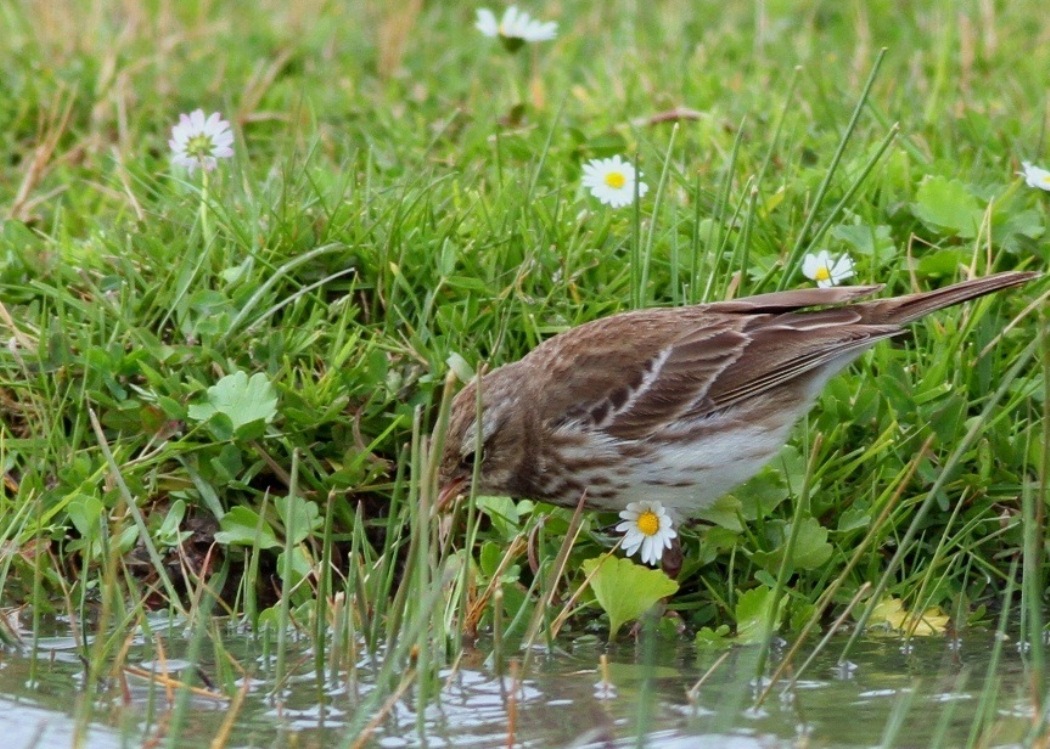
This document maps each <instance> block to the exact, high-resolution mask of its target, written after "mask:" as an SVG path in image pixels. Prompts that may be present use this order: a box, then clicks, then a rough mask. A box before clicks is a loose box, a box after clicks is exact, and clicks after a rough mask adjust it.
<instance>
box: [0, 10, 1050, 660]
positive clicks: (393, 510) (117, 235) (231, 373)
mask: <svg viewBox="0 0 1050 749" xmlns="http://www.w3.org/2000/svg"><path fill="white" fill-rule="evenodd" d="M933 5H934V7H931V8H926V9H922V10H915V11H907V12H903V11H900V10H899V9H898V8H897V6H896V5H895V4H891V3H863V4H862V3H858V4H823V5H819V6H818V7H817V8H816V9H814V10H797V9H795V8H794V5H793V4H781V3H767V4H764V5H761V6H759V8H757V9H756V8H754V7H745V6H743V5H741V6H739V7H736V6H732V5H731V6H728V7H727V6H726V5H725V4H712V5H706V4H697V3H693V2H670V3H664V4H661V5H660V6H659V9H658V12H654V11H652V10H651V9H648V8H646V7H643V6H639V5H637V4H634V3H629V2H609V3H600V4H597V3H596V4H563V5H555V6H550V7H539V6H536V7H531V6H530V7H529V8H528V10H529V11H530V12H533V13H535V14H536V15H538V16H540V17H542V18H544V19H553V20H557V21H558V23H559V34H558V38H557V39H556V40H554V41H550V42H543V43H537V44H535V45H526V46H525V47H524V48H523V49H521V50H519V51H518V52H517V53H516V54H509V53H507V52H506V51H505V50H504V49H503V48H502V47H501V45H500V43H499V42H498V41H497V40H491V39H486V38H484V37H482V36H481V35H480V34H479V33H478V32H476V31H475V30H474V28H473V21H474V8H473V7H472V6H470V5H469V4H467V3H434V4H423V3H414V2H409V3H405V4H403V5H401V6H397V7H395V6H394V5H393V4H389V5H388V4H387V3H382V2H366V3H352V4H349V5H344V4H339V3H330V2H321V1H316V2H303V3H295V4H294V8H291V7H289V6H287V4H284V3H225V4H212V3H204V2H201V3H195V4H194V3H179V4H166V3H158V4H149V3H134V2H129V3H124V4H123V5H121V6H120V7H119V8H118V7H111V4H108V3H102V2H98V3H89V4H83V3H76V2H68V3H32V2H22V3H16V4H13V5H9V6H6V8H5V10H3V11H2V13H3V14H4V22H5V25H6V27H7V28H8V29H9V31H8V33H6V34H5V38H4V40H3V41H2V42H0V45H2V50H3V51H2V55H3V57H4V59H5V60H6V63H5V64H6V69H7V72H6V74H5V76H4V79H3V81H2V82H0V92H2V97H0V100H2V101H3V105H2V106H0V157H2V158H0V207H2V210H3V215H4V216H5V218H4V220H3V224H2V231H0V302H2V307H0V329H2V330H3V336H4V339H5V343H6V345H5V346H4V347H3V348H2V349H0V378H2V379H0V409H2V415H3V420H2V422H0V430H2V431H0V465H2V468H3V471H4V489H3V492H2V494H0V538H2V540H3V549H4V551H3V555H2V557H0V585H2V590H3V596H4V602H5V604H6V605H14V604H19V603H24V602H31V603H32V606H31V607H30V609H27V611H32V612H33V615H36V616H39V615H42V614H43V613H46V612H47V611H48V610H54V611H59V612H77V613H78V615H79V616H87V615H89V614H90V615H91V616H93V617H97V616H102V617H103V618H106V617H115V618H116V621H125V622H127V621H137V617H139V616H141V614H142V612H143V611H145V610H146V609H148V608H151V607H156V606H168V605H172V606H174V607H176V608H179V609H185V610H187V611H191V612H195V611H201V610H207V611H215V612H216V613H223V612H226V613H233V614H234V615H235V616H236V617H245V618H246V619H247V620H248V621H249V622H250V623H252V624H257V623H258V622H259V621H260V618H261V619H262V620H263V621H264V622H276V623H278V624H286V623H288V622H289V621H290V620H295V621H297V622H299V623H300V625H301V626H303V627H306V628H309V629H311V630H312V631H315V632H317V633H320V632H321V631H322V625H323V624H325V623H327V625H331V626H338V627H341V628H342V629H341V630H340V631H341V632H344V633H346V634H347V635H348V638H347V640H345V642H350V641H353V640H356V639H357V638H358V637H363V638H364V639H365V641H367V642H368V643H371V644H373V645H377V644H379V643H382V642H385V641H387V640H388V638H390V637H391V636H392V635H395V634H398V633H400V634H401V635H402V639H401V642H402V643H404V652H402V651H400V650H399V651H398V652H397V653H396V654H395V655H396V656H397V657H396V658H392V659H391V660H390V663H391V664H392V665H391V669H393V668H395V666H394V665H393V664H395V663H404V662H406V661H407V659H408V649H409V648H410V646H411V645H412V644H416V643H420V642H427V643H430V644H431V645H433V644H434V643H438V645H437V646H436V649H435V650H432V651H430V652H429V653H426V652H425V653H424V655H423V656H419V654H416V655H415V656H413V657H422V658H423V661H422V662H421V663H420V664H419V667H420V668H425V667H427V666H428V663H429V664H430V665H432V661H428V660H427V659H428V658H432V659H436V660H437V661H440V660H442V659H443V658H445V657H446V656H447V655H448V654H449V653H450V652H453V651H455V650H456V648H457V647H458V645H457V643H458V642H459V639H458V638H459V636H460V635H461V634H463V633H467V634H472V633H474V632H476V631H478V630H479V629H480V630H481V631H485V632H488V631H491V629H492V627H493V624H495V625H496V627H495V629H496V632H497V633H498V634H497V640H496V642H497V645H499V643H500V637H503V636H506V637H513V638H517V639H519V640H520V639H521V638H532V639H537V638H539V639H542V638H544V637H546V636H550V635H552V634H553V633H554V632H555V631H556V630H559V629H561V630H562V631H565V629H564V628H566V627H567V628H568V629H569V631H576V632H579V631H581V630H594V629H597V630H598V631H602V630H604V628H605V627H606V626H607V624H608V622H607V620H605V619H603V618H601V610H600V609H599V607H598V606H596V605H594V603H593V599H592V597H591V596H590V594H589V593H586V592H584V593H583V594H582V596H581V597H580V598H574V597H573V594H574V593H575V592H576V591H577V590H578V589H579V588H580V585H581V582H582V581H583V579H584V576H585V575H584V571H583V570H584V562H585V561H586V560H588V559H593V558H595V557H597V556H599V554H601V553H602V552H603V551H604V550H606V549H607V548H609V547H610V546H611V545H612V544H613V543H614V542H615V540H616V539H615V534H612V533H610V532H609V527H610V526H611V524H612V523H613V522H615V520H616V518H615V516H598V515H590V514H584V515H583V516H582V517H578V518H574V517H573V514H572V513H571V512H567V511H564V510H555V509H553V508H548V507H545V506H541V505H534V504H533V503H531V502H527V501H525V502H521V503H517V504H515V503H512V502H510V501H509V500H506V499H501V498H492V499H485V500H482V501H479V502H478V503H476V504H475V505H474V506H473V507H472V508H466V507H464V508H461V510H460V512H459V513H458V514H457V515H456V516H455V517H453V518H452V519H446V520H445V521H444V522H440V521H439V520H438V519H436V518H435V517H433V516H432V509H431V502H432V495H433V490H434V486H433V482H432V480H427V477H428V476H429V478H430V479H432V478H433V477H432V469H431V468H430V466H431V464H432V461H431V444H430V442H429V435H430V434H431V430H432V429H433V427H434V425H435V423H437V420H438V414H439V411H440V404H441V402H442V400H443V396H445V399H446V400H447V394H448V393H449V392H451V391H452V390H453V389H454V388H455V387H456V385H455V384H454V383H453V384H452V385H450V387H449V390H447V391H446V386H445V383H446V379H447V373H448V372H449V371H450V365H449V362H450V361H451V362H453V363H455V367H453V368H454V369H458V371H459V372H460V373H462V372H464V371H468V370H476V369H478V368H480V367H481V366H483V365H485V366H489V367H493V366H497V365H499V364H501V363H504V362H507V361H511V360H513V359H515V358H517V357H519V356H520V355H522V354H523V353H524V352H526V351H527V350H529V349H530V348H531V347H533V346H535V345H536V344H537V343H538V342H540V341H541V340H543V339H544V338H546V337H548V336H550V335H551V334H554V333H556V332H558V331H561V330H564V329H566V328H568V327H570V326H573V325H576V324H579V323H581V322H584V321H587V320H591V319H595V318H597V317H600V316H603V315H606V314H609V313H612V312H615V311H620V310H624V309H629V308H631V307H647V306H655V305H677V304H684V303H688V302H698V301H706V300H716V299H723V298H727V297H730V296H741V295H745V294H751V293H758V292H762V291H771V290H774V289H778V288H796V287H805V286H809V285H812V283H813V282H812V281H811V280H809V279H807V278H805V277H804V276H803V275H802V273H801V271H800V269H801V262H802V259H803V256H804V255H805V254H806V253H808V252H815V251H817V250H821V249H827V250H829V251H831V252H832V253H833V254H835V255H841V254H849V255H850V257H851V258H852V259H853V261H854V263H855V267H856V275H855V277H854V278H852V279H850V280H849V281H848V282H850V283H881V284H885V285H886V290H885V292H884V293H887V294H889V293H904V292H907V291H910V290H919V289H927V288H933V287H936V286H940V285H944V284H947V283H949V282H951V281H953V280H957V279H959V278H962V277H967V276H970V275H982V274H986V273H990V272H992V271H994V270H1006V269H1035V270H1038V269H1041V268H1042V267H1043V266H1044V265H1045V263H1046V260H1047V257H1048V253H1050V244H1048V243H1047V239H1046V222H1047V209H1048V206H1050V193H1047V192H1045V191H1042V190H1040V189H1037V188H1032V187H1029V186H1027V185H1026V184H1025V183H1024V181H1023V180H1022V179H1021V178H1020V177H1018V176H1017V175H1016V172H1017V171H1018V170H1019V169H1020V168H1021V162H1022V161H1031V162H1035V163H1037V164H1042V165H1043V166H1050V154H1047V152H1046V142H1045V141H1046V126H1047V122H1048V120H1047V106H1046V91H1045V71H1046V70H1047V69H1048V65H1050V53H1048V52H1047V49H1048V45H1047V41H1048V40H1047V37H1046V32H1045V31H1044V25H1043V23H1042V20H1041V19H1042V17H1043V9H1042V6H1041V5H1039V4H1038V3H1034V2H1026V3H1011V4H1009V5H1008V6H1007V7H998V6H996V5H995V4H993V3H990V2H971V3H964V4H962V5H957V4H953V3H940V4H933ZM198 107H201V108H203V109H204V110H205V112H212V111H218V112H221V113H222V114H223V115H224V117H226V118H227V119H229V120H230V121H231V122H232V123H233V126H234V131H235V145H234V151H235V156H234V158H233V159H232V160H229V161H225V162H222V163H221V164H220V165H219V167H218V168H217V169H216V170H215V171H213V172H210V173H208V179H207V181H206V182H205V181H202V179H201V173H200V172H197V173H195V174H193V173H187V172H186V171H185V170H180V169H176V168H173V167H172V166H171V163H170V152H169V148H168V143H167V141H168V138H169V137H170V130H171V127H172V126H173V125H174V124H175V123H176V121H177V120H178V115H179V114H180V113H183V112H189V111H190V110H193V109H196V108H198ZM615 154H621V155H624V156H626V157H627V158H629V159H630V160H632V161H634V162H635V163H636V164H637V166H638V168H639V169H640V170H641V172H642V174H643V179H644V180H645V181H646V182H647V184H648V185H649V186H650V190H649V193H648V194H647V195H646V196H644V197H643V198H642V199H641V200H640V201H639V202H638V203H637V204H635V205H632V206H630V207H627V208H621V209H613V208H610V207H608V206H604V205H602V204H601V203H599V202H598V201H597V200H595V199H594V198H593V197H592V196H590V195H589V194H588V193H587V192H586V191H585V190H584V189H583V188H582V187H581V184H580V175H581V169H582V165H583V163H585V162H586V161H587V160H588V159H591V158H594V157H602V156H610V155H615ZM1045 293H1046V292H1045V284H1044V283H1042V282H1037V283H1035V284H1032V285H1029V286H1027V287H1025V288H1023V289H1021V290H1019V291H1017V292H1016V293H1010V294H1008V295H1003V296H1002V297H1001V298H996V299H993V300H990V301H981V302H980V303H977V304H971V305H967V306H965V307H961V308H952V309H950V310H946V311H944V312H942V313H940V314H938V315H936V316H934V317H933V318H932V319H928V320H924V321H922V322H921V323H919V324H918V325H916V326H915V327H916V332H915V336H914V338H912V339H908V340H903V341H898V342H894V343H892V344H882V345H880V346H879V347H878V348H877V349H875V350H874V351H872V352H871V353H870V354H868V355H866V356H865V357H864V358H863V359H862V360H861V362H860V363H859V364H858V365H857V366H854V367H853V368H851V369H850V370H849V371H848V372H847V373H845V374H843V375H841V376H839V377H838V378H836V379H835V380H834V381H833V382H832V383H831V384H830V385H829V387H828V388H827V390H826V392H825V393H824V394H823V395H822V397H821V399H820V402H819V404H818V407H817V408H816V409H815V411H814V412H813V414H812V415H811V417H810V418H809V419H808V421H807V422H805V423H804V424H803V425H801V426H800V427H799V428H798V429H797V430H796V431H795V433H794V436H793V438H792V440H791V442H790V444H789V445H788V446H787V447H786V448H785V450H784V452H783V454H782V456H781V457H780V458H779V459H778V460H777V461H775V462H774V463H773V464H772V465H771V466H770V467H769V468H768V469H767V470H765V471H764V472H763V473H762V474H761V475H760V476H758V477H757V478H756V479H754V480H752V481H751V482H750V483H749V484H748V485H747V486H746V487H743V488H741V489H740V490H738V491H736V492H734V494H733V495H732V496H730V497H727V498H725V499H724V500H723V501H721V502H720V503H719V504H718V505H716V507H715V508H713V509H712V510H710V511H708V512H706V513H705V514H704V516H703V518H702V520H703V522H701V523H698V524H694V525H690V526H687V527H683V528H682V529H681V535H682V537H683V542H684V544H685V550H686V566H685V569H684V571H683V574H682V576H681V580H680V588H679V590H678V592H677V593H676V594H675V595H674V596H673V597H671V599H670V601H669V603H668V608H669V610H670V611H671V612H673V614H674V615H675V617H676V618H670V617H669V618H665V620H664V621H665V623H666V624H667V625H669V626H667V631H668V632H673V631H674V626H670V625H673V624H674V623H675V622H678V623H680V624H682V625H683V626H684V628H685V631H687V632H688V633H689V636H692V635H693V633H697V632H699V639H700V641H701V642H702V643H705V644H715V645H718V644H720V643H722V642H723V641H724V640H726V639H727V638H729V639H731V638H732V637H733V636H734V633H735V634H736V636H738V637H740V638H741V639H744V640H747V639H748V635H747V633H748V632H753V631H755V628H756V627H757V628H758V629H759V630H760V631H765V630H764V628H765V626H766V625H768V624H775V625H777V626H778V627H779V628H780V629H781V630H782V631H785V632H797V631H798V630H800V629H801V628H802V627H804V626H805V625H806V624H807V623H815V624H819V625H821V626H826V625H827V624H829V623H830V622H831V620H832V619H833V617H834V616H836V615H838V614H840V613H842V612H843V610H844V609H845V607H846V606H847V605H849V604H850V602H851V601H853V602H854V603H855V604H857V605H856V606H855V607H854V609H853V614H852V615H851V616H852V617H853V618H854V619H855V618H856V617H858V616H860V615H861V612H863V611H867V615H870V616H873V617H874V620H875V621H879V622H881V623H887V622H888V623H890V624H893V625H895V626H898V627H900V628H912V629H914V627H915V626H916V625H918V624H921V625H922V626H923V627H926V626H928V627H930V628H931V629H933V630H935V631H937V630H943V629H944V628H946V627H947V628H954V629H962V628H965V627H967V626H972V625H975V624H983V625H989V626H996V623H997V621H998V620H997V616H998V612H999V611H1000V609H1001V608H1002V606H1003V605H1004V604H1005V605H1006V606H1007V607H1010V606H1012V605H1013V604H1014V603H1015V598H1016V596H1012V594H1011V596H1008V595H1007V593H1008V591H1012V590H1017V591H1021V590H1023V591H1025V593H1026V595H1027V596H1028V600H1027V603H1028V604H1030V605H1029V606H1028V607H1027V608H1026V609H1024V610H1025V611H1026V612H1027V613H1026V614H1025V616H1026V617H1028V618H1027V619H1025V621H1024V622H1022V621H1020V620H1013V619H1011V620H1009V622H1008V628H1010V629H1011V630H1015V629H1018V628H1021V627H1023V626H1028V625H1031V626H1032V627H1034V628H1036V629H1039V628H1040V627H1041V626H1042V621H1041V614H1040V611H1041V603H1042V594H1043V584H1042V582H1041V580H1042V576H1043V573H1044V561H1043V557H1044V555H1043V546H1044V542H1043V534H1042V517H1043V509H1044V507H1045V503H1046V500H1047V493H1046V481H1045V480H1046V473H1047V466H1048V464H1050V457H1048V452H1047V447H1046V445H1047V442H1048V440H1047V436H1046V430H1047V420H1046V418H1045V408H1046V402H1047V401H1046V387H1047V385H1046V382H1047V380H1046V376H1045V375H1046V369H1047V348H1046V345H1045V342H1044V340H1043V338H1042V335H1043V330H1044V328H1045V319H1044V311H1043V307H1044V305H1043V299H1044V297H1045ZM450 382H451V381H450ZM1026 530H1027V531H1029V535H1028V537H1027V538H1026V535H1025V531H1026ZM1019 561H1022V563H1018V562H1019ZM1022 573H1023V574H1022ZM1022 577H1023V579H1022ZM873 589H874V590H875V591H877V595H873ZM880 602H883V603H886V605H889V606H890V609H889V610H888V609H886V608H885V607H883V608H881V609H876V608H875V607H874V604H878V603H880ZM869 604H872V605H871V606H869ZM897 605H899V607H900V609H899V611H898V610H897V609H894V608H893V607H894V606H897ZM201 607H205V608H201ZM887 611H889V613H887ZM894 611H897V612H898V613H893V612H894ZM99 612H101V614H100V613H99ZM909 612H910V618H909ZM923 612H925V618H922V619H921V621H920V620H919V619H917V618H916V617H917V616H918V615H920V614H922V613H923ZM562 613H564V617H559V614H562ZM943 617H948V618H947V620H945V619H944V618H943ZM200 626H202V627H203V626H206V625H203V624H202V625H200ZM202 631H203V630H202ZM428 634H429V635H435V634H436V635H438V636H437V637H434V638H433V639H428ZM202 636H203V634H202ZM755 639H760V638H755ZM392 673H393V672H392ZM388 676H390V675H388ZM391 678H392V676H391Z"/></svg>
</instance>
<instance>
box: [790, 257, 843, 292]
mask: <svg viewBox="0 0 1050 749" xmlns="http://www.w3.org/2000/svg"><path fill="white" fill-rule="evenodd" d="M802 274H803V275H804V276H805V277H806V278H812V279H813V280H814V281H816V282H817V286H819V287H820V288H822V289H826V288H827V287H829V286H838V285H839V284H840V283H842V282H843V281H845V280H846V279H847V278H850V277H851V276H852V275H853V259H852V258H851V257H850V256H849V255H841V256H840V257H837V258H833V257H832V256H831V253H830V252H828V251H827V250H821V251H820V252H818V253H817V254H815V255H814V254H813V253H812V252H811V253H809V254H807V255H806V257H804V258H803V259H802Z"/></svg>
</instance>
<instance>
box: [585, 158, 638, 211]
mask: <svg viewBox="0 0 1050 749" xmlns="http://www.w3.org/2000/svg"><path fill="white" fill-rule="evenodd" d="M638 177H641V175H640V174H638V175H636V174H635V171H634V166H633V165H632V164H631V163H630V162H629V161H624V160H623V159H622V158H620V157H619V156H613V157H612V158H608V159H591V160H590V161H588V162H587V163H586V164H584V165H583V186H584V187H586V188H587V189H588V190H590V191H591V195H593V196H594V197H596V198H598V200H600V201H601V202H602V203H604V204H605V205H611V206H613V207H614V208H622V207H623V206H625V205H630V204H631V202H632V201H633V200H634V189H635V188H634V182H635V179H636V178H638ZM647 192H649V185H647V184H645V183H644V182H641V181H639V182H638V197H639V198H641V197H644V196H645V194H646V193H647Z"/></svg>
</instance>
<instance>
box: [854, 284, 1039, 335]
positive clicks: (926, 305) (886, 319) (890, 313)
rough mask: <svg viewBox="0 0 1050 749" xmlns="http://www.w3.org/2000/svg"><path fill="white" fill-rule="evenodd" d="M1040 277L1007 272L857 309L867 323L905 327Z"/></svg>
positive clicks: (867, 304) (875, 302)
mask: <svg viewBox="0 0 1050 749" xmlns="http://www.w3.org/2000/svg"><path fill="white" fill-rule="evenodd" d="M1041 275H1042V274H1041V273H1038V272H1031V271H1006V272H1004V273H995V274H993V275H991V276H984V277H982V278H973V279H970V280H969V281H963V282H961V283H957V284H952V285H951V286H945V287H944V288H943V289H935V290H933V291H922V292H919V293H917V294H906V295H904V296H899V297H893V298H891V299H877V300H874V301H871V302H864V303H861V304H858V305H856V308H858V309H861V310H863V311H864V316H865V318H867V321H868V322H871V323H876V324H887V323H888V324H893V325H905V324H907V323H910V322H912V321H914V320H918V319H919V318H920V317H922V316H923V315H927V314H929V313H930V312H933V311H935V310H939V309H943V308H945V307H951V306H952V305H954V304H961V303H962V302H966V301H969V300H970V299H976V298H977V297H981V296H984V295H985V294H991V293H993V292H996V291H1002V290H1003V289H1009V288H1011V287H1013V286H1020V285H1021V284H1024V283H1028V282H1029V281H1031V280H1032V279H1034V278H1038V277H1039V276H1041Z"/></svg>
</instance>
